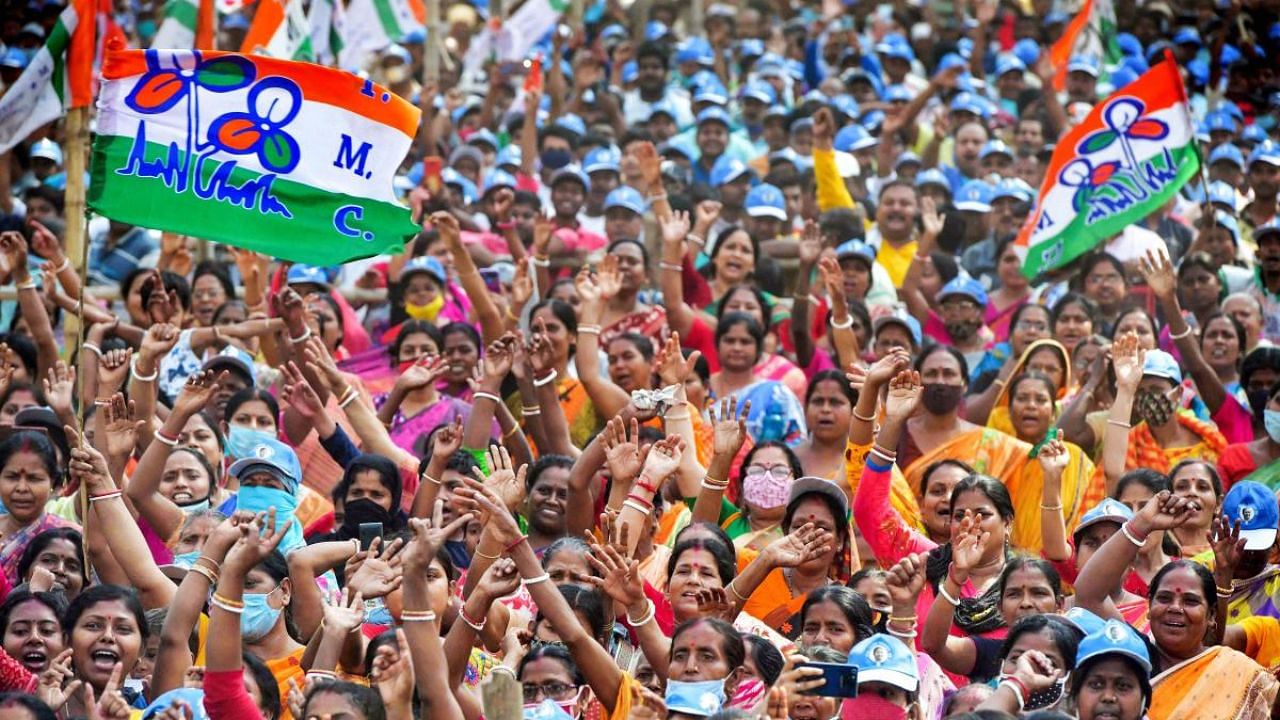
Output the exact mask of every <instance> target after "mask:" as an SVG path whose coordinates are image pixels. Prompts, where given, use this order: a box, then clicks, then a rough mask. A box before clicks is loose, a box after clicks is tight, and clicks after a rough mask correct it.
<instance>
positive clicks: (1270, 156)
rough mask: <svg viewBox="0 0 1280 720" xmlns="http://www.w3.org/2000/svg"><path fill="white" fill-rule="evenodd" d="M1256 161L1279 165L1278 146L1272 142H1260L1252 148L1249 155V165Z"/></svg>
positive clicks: (1279, 152) (1279, 154)
mask: <svg viewBox="0 0 1280 720" xmlns="http://www.w3.org/2000/svg"><path fill="white" fill-rule="evenodd" d="M1256 162H1264V163H1266V164H1268V165H1275V166H1276V167H1280V146H1277V145H1276V144H1274V143H1267V142H1264V143H1261V144H1259V145H1258V146H1257V147H1255V148H1254V149H1253V153H1252V154H1250V155H1249V165H1250V166H1252V165H1253V164H1254V163H1256Z"/></svg>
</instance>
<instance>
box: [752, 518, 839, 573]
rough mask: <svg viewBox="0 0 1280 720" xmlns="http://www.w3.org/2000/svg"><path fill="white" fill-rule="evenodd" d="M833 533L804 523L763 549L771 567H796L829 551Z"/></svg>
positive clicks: (833, 536) (833, 540) (833, 539)
mask: <svg viewBox="0 0 1280 720" xmlns="http://www.w3.org/2000/svg"><path fill="white" fill-rule="evenodd" d="M834 542H835V535H833V534H832V533H831V532H829V531H827V530H822V529H820V528H818V527H815V526H814V525H813V524H812V523H805V524H803V525H801V526H800V527H798V528H795V529H793V530H792V531H791V532H790V533H788V534H786V535H783V536H782V537H780V538H778V539H777V540H774V541H773V542H771V543H769V545H768V546H767V547H766V548H765V549H764V553H763V554H765V555H767V556H768V558H769V562H770V563H771V564H772V566H773V567H784V568H787V567H798V566H800V565H803V564H804V563H806V562H808V561H810V560H812V559H814V558H817V557H820V556H821V555H822V554H823V553H826V552H830V551H831V545H832V543H834Z"/></svg>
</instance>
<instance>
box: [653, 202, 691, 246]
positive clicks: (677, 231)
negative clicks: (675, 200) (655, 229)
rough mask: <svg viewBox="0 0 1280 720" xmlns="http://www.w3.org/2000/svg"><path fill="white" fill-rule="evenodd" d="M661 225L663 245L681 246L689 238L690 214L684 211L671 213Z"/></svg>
mask: <svg viewBox="0 0 1280 720" xmlns="http://www.w3.org/2000/svg"><path fill="white" fill-rule="evenodd" d="M659 225H661V227H662V242H663V243H667V244H672V245H679V244H683V243H684V239H685V238H687V237H689V213H687V212H685V211H684V210H677V211H675V212H673V213H671V214H670V215H668V216H667V217H666V218H664V219H663V220H662V221H661V222H660V223H659Z"/></svg>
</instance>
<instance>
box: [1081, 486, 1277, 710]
mask: <svg viewBox="0 0 1280 720" xmlns="http://www.w3.org/2000/svg"><path fill="white" fill-rule="evenodd" d="M1196 509H1197V503H1196V501H1195V500H1193V499H1190V498H1187V497H1181V496H1178V495H1174V494H1172V493H1169V492H1161V493H1160V494H1159V495H1157V496H1156V497H1155V498H1153V499H1152V500H1151V501H1150V502H1148V503H1147V504H1146V505H1145V506H1143V508H1142V509H1141V510H1139V511H1138V513H1137V514H1136V515H1135V516H1134V518H1133V519H1132V520H1129V521H1128V522H1126V523H1125V524H1124V526H1123V527H1122V532H1120V533H1117V534H1115V535H1112V537H1111V539H1110V540H1107V542H1106V544H1104V545H1103V546H1102V547H1101V548H1100V549H1099V550H1098V552H1097V554H1095V555H1094V556H1093V558H1091V559H1090V561H1089V562H1088V563H1087V564H1085V566H1084V567H1083V568H1081V571H1080V577H1079V579H1078V581H1077V582H1076V606H1077V607H1082V608H1084V609H1086V610H1089V611H1091V612H1093V613H1095V614H1097V615H1098V616H1100V617H1102V618H1104V619H1116V620H1120V619H1122V618H1121V616H1120V613H1119V611H1118V610H1117V609H1116V607H1115V604H1114V603H1113V602H1112V601H1111V593H1112V591H1113V589H1114V587H1115V585H1117V584H1119V581H1120V580H1119V579H1120V578H1123V577H1124V574H1125V569H1126V568H1127V567H1128V566H1129V565H1130V564H1131V563H1132V562H1133V559H1134V557H1135V556H1136V555H1137V552H1138V547H1137V546H1136V545H1135V543H1141V542H1142V541H1143V540H1145V539H1146V538H1147V537H1148V536H1149V535H1151V534H1152V533H1154V532H1157V531H1161V530H1164V531H1168V530H1173V529H1175V528H1178V527H1181V526H1182V525H1184V524H1185V523H1186V522H1188V521H1189V520H1190V519H1191V517H1192V516H1193V511H1194V510H1196ZM1220 537H1222V538H1223V539H1222V540H1221V541H1220V542H1219V543H1215V551H1217V552H1216V553H1215V554H1223V555H1225V554H1226V551H1227V548H1230V547H1232V546H1234V544H1235V538H1234V537H1232V534H1231V533H1222V534H1221V535H1220ZM1232 551H1234V549H1233V550H1232ZM1147 599H1148V606H1149V615H1150V618H1151V640H1152V642H1153V643H1154V645H1155V649H1156V653H1155V657H1153V658H1152V659H1153V660H1154V661H1155V662H1154V663H1153V665H1154V666H1155V667H1154V670H1155V672H1156V673H1157V674H1156V675H1155V676H1154V677H1153V678H1152V683H1151V684H1152V687H1153V689H1154V694H1153V697H1152V703H1151V710H1150V717H1151V720H1174V719H1175V718H1188V717H1194V718H1199V719H1202V720H1235V719H1238V718H1267V717H1270V716H1271V705H1272V703H1273V702H1274V701H1275V698H1276V691H1277V688H1278V686H1277V682H1276V679H1275V677H1274V676H1273V675H1271V673H1270V672H1268V671H1267V670H1266V669H1265V668H1263V667H1262V666H1261V665H1259V664H1257V663H1256V662H1254V661H1253V660H1251V659H1250V658H1249V657H1248V656H1247V655H1245V654H1243V653H1241V652H1238V651H1236V650H1233V649H1231V648H1229V647H1225V646H1212V647H1206V645H1205V638H1206V636H1207V635H1208V634H1209V632H1210V630H1211V629H1212V623H1213V622H1214V620H1213V616H1214V608H1215V606H1216V604H1217V602H1218V591H1217V589H1216V582H1215V576H1214V574H1213V573H1211V572H1210V571H1209V570H1208V569H1207V568H1205V567H1204V566H1203V565H1199V564H1197V563H1193V562H1191V561H1189V560H1175V561H1173V562H1170V563H1169V564H1167V565H1165V566H1164V567H1163V568H1162V569H1161V570H1160V572H1159V573H1157V574H1156V576H1155V578H1153V579H1152V582H1151V589H1150V592H1149V594H1148V596H1147Z"/></svg>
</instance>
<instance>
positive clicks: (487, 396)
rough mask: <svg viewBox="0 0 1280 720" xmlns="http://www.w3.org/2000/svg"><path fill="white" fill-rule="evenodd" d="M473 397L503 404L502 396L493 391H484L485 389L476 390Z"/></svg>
mask: <svg viewBox="0 0 1280 720" xmlns="http://www.w3.org/2000/svg"><path fill="white" fill-rule="evenodd" d="M471 397H473V398H475V399H476V400H492V401H493V402H494V404H495V405H501V404H502V398H500V397H498V396H497V395H494V394H493V393H491V392H484V391H483V390H477V391H475V392H474V393H472V394H471Z"/></svg>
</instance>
